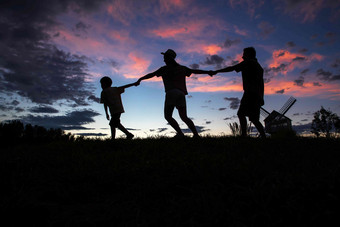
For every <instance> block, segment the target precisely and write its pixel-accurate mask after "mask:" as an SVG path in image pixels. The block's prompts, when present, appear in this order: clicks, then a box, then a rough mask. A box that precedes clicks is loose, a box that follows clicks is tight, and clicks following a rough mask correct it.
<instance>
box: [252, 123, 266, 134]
mask: <svg viewBox="0 0 340 227" xmlns="http://www.w3.org/2000/svg"><path fill="white" fill-rule="evenodd" d="M252 122H253V124H254V125H255V127H256V129H257V131H258V132H259V133H260V136H261V137H262V138H266V133H265V132H264V128H263V125H262V124H261V122H260V121H252Z"/></svg>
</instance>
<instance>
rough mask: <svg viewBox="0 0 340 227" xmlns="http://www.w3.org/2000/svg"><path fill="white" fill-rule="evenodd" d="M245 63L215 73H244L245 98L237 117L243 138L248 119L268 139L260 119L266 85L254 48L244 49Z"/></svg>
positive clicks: (243, 97) (245, 134)
mask: <svg viewBox="0 0 340 227" xmlns="http://www.w3.org/2000/svg"><path fill="white" fill-rule="evenodd" d="M242 58H243V61H242V62H241V63H239V64H237V65H234V66H229V67H226V68H224V69H220V70H217V71H213V73H220V72H232V71H236V72H242V81H243V90H244V93H243V96H242V99H241V105H240V107H239V110H238V112H237V116H238V118H239V120H240V125H241V136H247V130H246V129H247V119H246V116H248V117H249V120H250V121H251V122H253V124H254V125H255V127H256V129H257V131H258V132H259V133H260V136H261V137H262V138H265V137H266V134H265V131H264V128H263V125H262V124H261V122H260V121H259V119H260V107H261V106H263V105H264V101H263V95H264V83H263V68H262V67H261V65H260V64H259V63H258V61H257V59H256V50H255V48H254V47H247V48H244V49H243V56H242Z"/></svg>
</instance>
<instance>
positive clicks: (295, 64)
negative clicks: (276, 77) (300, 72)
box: [268, 50, 324, 74]
mask: <svg viewBox="0 0 340 227" xmlns="http://www.w3.org/2000/svg"><path fill="white" fill-rule="evenodd" d="M323 59H324V57H323V56H322V55H320V54H316V53H313V54H311V55H304V54H297V53H292V52H289V51H287V50H274V52H273V54H272V59H271V60H269V62H268V66H269V68H272V69H277V68H279V67H281V70H280V71H278V72H280V73H282V74H287V72H289V71H292V70H294V69H295V68H302V67H306V66H307V65H309V64H310V63H311V62H312V61H321V60H323ZM282 66H284V67H282Z"/></svg>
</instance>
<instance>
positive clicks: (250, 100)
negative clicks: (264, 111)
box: [237, 93, 261, 121]
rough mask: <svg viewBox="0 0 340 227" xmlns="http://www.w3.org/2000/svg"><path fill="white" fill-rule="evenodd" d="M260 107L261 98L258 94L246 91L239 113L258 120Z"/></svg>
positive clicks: (252, 119) (251, 119)
mask: <svg viewBox="0 0 340 227" xmlns="http://www.w3.org/2000/svg"><path fill="white" fill-rule="evenodd" d="M260 107H261V100H259V98H258V97H257V96H256V95H252V94H249V93H244V95H243V97H242V99H241V105H240V108H239V109H238V111H237V115H238V116H240V115H241V116H247V117H249V120H250V121H258V120H260Z"/></svg>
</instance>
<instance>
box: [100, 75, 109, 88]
mask: <svg viewBox="0 0 340 227" xmlns="http://www.w3.org/2000/svg"><path fill="white" fill-rule="evenodd" d="M100 84H101V85H102V88H103V89H105V88H108V87H111V85H112V80H111V78H110V77H107V76H104V77H103V78H101V79H100Z"/></svg>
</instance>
